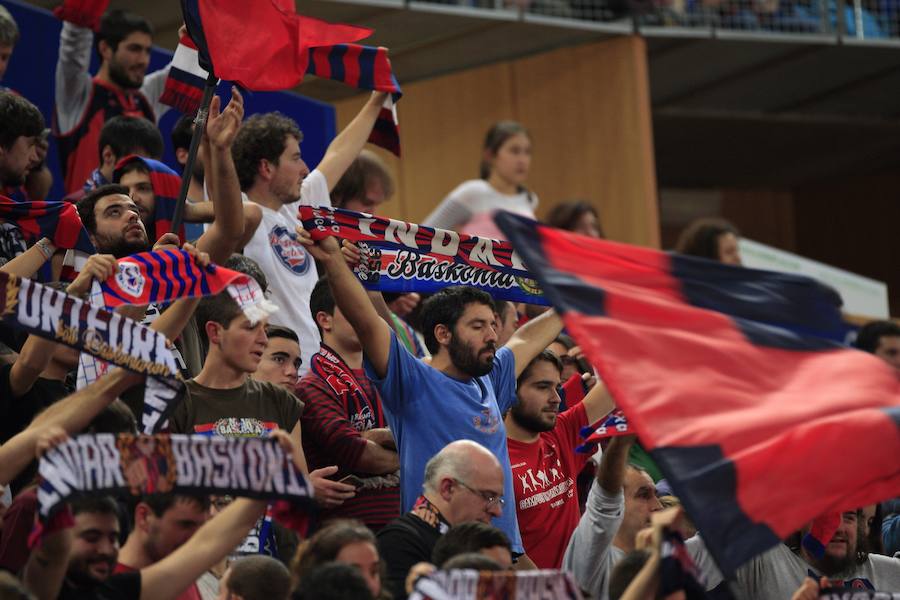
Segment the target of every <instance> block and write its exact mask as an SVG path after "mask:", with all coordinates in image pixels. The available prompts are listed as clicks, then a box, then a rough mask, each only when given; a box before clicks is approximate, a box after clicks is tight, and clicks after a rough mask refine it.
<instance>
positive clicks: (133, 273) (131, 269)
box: [116, 261, 144, 298]
mask: <svg viewBox="0 0 900 600" xmlns="http://www.w3.org/2000/svg"><path fill="white" fill-rule="evenodd" d="M118 264H119V270H118V271H116V283H118V284H119V288H120V289H121V290H122V291H123V292H125V293H126V294H128V295H130V296H134V297H135V298H140V297H141V295H142V294H143V293H144V276H143V275H142V274H141V267H140V266H138V265H136V264H135V263H133V262H128V261H121V262H119V263H118Z"/></svg>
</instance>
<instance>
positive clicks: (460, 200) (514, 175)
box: [423, 121, 538, 239]
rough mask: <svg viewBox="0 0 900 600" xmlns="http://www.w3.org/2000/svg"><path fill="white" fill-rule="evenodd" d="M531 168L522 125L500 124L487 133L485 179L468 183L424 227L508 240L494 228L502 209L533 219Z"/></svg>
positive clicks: (528, 141) (534, 201)
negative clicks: (495, 220) (496, 212)
mask: <svg viewBox="0 0 900 600" xmlns="http://www.w3.org/2000/svg"><path fill="white" fill-rule="evenodd" d="M530 166H531V137H530V136H529V134H528V131H527V130H526V129H525V127H523V126H522V125H521V124H519V123H516V122H515V121H500V122H498V123H495V124H494V125H493V127H491V128H490V130H488V132H487V136H486V137H485V140H484V147H483V149H482V160H481V179H471V180H469V181H464V182H463V183H461V184H460V185H459V186H457V188H456V189H454V190H453V191H452V192H450V194H448V195H447V197H446V198H444V199H443V201H441V203H440V205H438V207H437V208H436V209H434V211H433V212H432V213H431V214H430V215H428V217H426V218H425V221H423V224H424V225H428V226H430V227H437V228H440V229H452V230H454V231H459V232H461V233H466V234H469V235H477V236H482V237H488V238H495V239H504V236H503V233H502V232H501V231H500V229H499V228H497V226H496V225H494V221H493V215H494V212H495V211H496V210H498V209H502V210H505V211H509V212H513V213H516V214H520V215H523V216H526V217H530V218H532V219H534V218H535V215H534V211H535V209H536V208H537V205H538V198H537V196H536V195H535V194H534V193H532V192H531V191H529V190H528V189H527V188H526V187H525V180H526V179H527V177H528V170H529V168H530Z"/></svg>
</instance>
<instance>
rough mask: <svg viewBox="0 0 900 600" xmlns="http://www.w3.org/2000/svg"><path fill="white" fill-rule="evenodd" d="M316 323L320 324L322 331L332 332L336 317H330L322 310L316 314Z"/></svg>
mask: <svg viewBox="0 0 900 600" xmlns="http://www.w3.org/2000/svg"><path fill="white" fill-rule="evenodd" d="M316 323H318V324H319V327H321V328H322V331H331V327H332V323H334V316H332V315H329V314H328V313H327V312H325V311H324V310H320V311H319V312H317V313H316Z"/></svg>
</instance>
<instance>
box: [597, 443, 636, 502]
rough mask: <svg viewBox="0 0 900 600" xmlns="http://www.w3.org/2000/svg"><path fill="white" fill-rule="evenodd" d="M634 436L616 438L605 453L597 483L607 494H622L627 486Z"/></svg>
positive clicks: (598, 472)
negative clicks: (626, 474) (625, 485)
mask: <svg viewBox="0 0 900 600" xmlns="http://www.w3.org/2000/svg"><path fill="white" fill-rule="evenodd" d="M634 440H635V438H634V436H633V435H622V436H619V437H614V438H613V439H611V440H610V441H609V446H607V447H606V450H604V451H603V458H601V459H600V467H599V468H598V469H597V483H599V484H600V487H602V488H603V489H604V491H606V493H607V494H618V493H621V491H622V488H623V486H624V484H625V467H626V466H628V452H629V451H630V450H631V446H633V445H634Z"/></svg>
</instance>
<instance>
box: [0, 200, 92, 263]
mask: <svg viewBox="0 0 900 600" xmlns="http://www.w3.org/2000/svg"><path fill="white" fill-rule="evenodd" d="M0 221H6V222H8V223H13V224H15V225H16V226H17V227H18V228H19V230H20V231H21V232H22V236H23V237H24V238H25V241H27V242H29V243H30V244H33V243H34V242H36V241H38V240H39V239H41V238H48V239H49V240H50V241H51V242H53V245H54V246H56V247H57V248H65V249H67V250H72V249H74V250H79V251H81V252H86V253H88V254H93V253H94V245H93V244H92V243H91V240H90V238H89V237H88V232H87V231H86V230H85V228H84V225H82V223H81V217H79V216H78V211H77V210H76V209H75V205H74V204H71V203H69V202H39V201H38V202H16V201H14V200H11V199H9V198H7V197H6V196H0Z"/></svg>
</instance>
